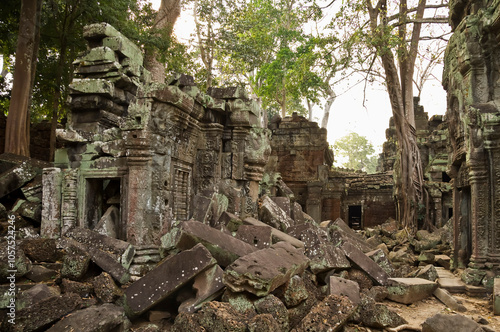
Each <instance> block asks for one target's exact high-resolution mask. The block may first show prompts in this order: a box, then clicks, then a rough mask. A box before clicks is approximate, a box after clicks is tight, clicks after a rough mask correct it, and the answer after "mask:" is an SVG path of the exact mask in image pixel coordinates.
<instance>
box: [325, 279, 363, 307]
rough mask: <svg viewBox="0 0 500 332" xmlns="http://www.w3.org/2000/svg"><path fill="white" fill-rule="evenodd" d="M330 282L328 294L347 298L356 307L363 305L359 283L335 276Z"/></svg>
mask: <svg viewBox="0 0 500 332" xmlns="http://www.w3.org/2000/svg"><path fill="white" fill-rule="evenodd" d="M329 281H330V282H329V283H328V294H330V295H338V296H347V297H348V298H349V300H351V301H352V303H354V304H355V305H359V304H360V303H361V296H360V293H359V285H358V283H357V282H355V281H352V280H348V279H344V278H339V277H335V276H331V277H330V280H329Z"/></svg>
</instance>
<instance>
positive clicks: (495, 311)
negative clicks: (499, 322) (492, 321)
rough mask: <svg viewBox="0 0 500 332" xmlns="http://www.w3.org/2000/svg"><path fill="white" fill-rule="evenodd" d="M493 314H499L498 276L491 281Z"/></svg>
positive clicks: (499, 283) (499, 293)
mask: <svg viewBox="0 0 500 332" xmlns="http://www.w3.org/2000/svg"><path fill="white" fill-rule="evenodd" d="M493 314H494V315H500V278H495V280H494V282H493Z"/></svg>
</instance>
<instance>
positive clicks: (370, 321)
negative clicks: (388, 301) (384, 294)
mask: <svg viewBox="0 0 500 332" xmlns="http://www.w3.org/2000/svg"><path fill="white" fill-rule="evenodd" d="M360 320H361V322H362V323H363V325H365V326H368V327H374V328H377V329H385V328H389V327H397V326H400V325H403V324H406V323H407V321H406V320H405V319H404V318H402V317H401V316H399V315H398V314H397V313H396V312H394V311H392V310H390V309H389V308H388V307H387V306H386V305H384V304H382V303H375V302H372V301H369V302H368V303H366V304H364V305H363V306H362V307H361V310H360Z"/></svg>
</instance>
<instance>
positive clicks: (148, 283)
mask: <svg viewBox="0 0 500 332" xmlns="http://www.w3.org/2000/svg"><path fill="white" fill-rule="evenodd" d="M215 263H216V261H215V259H214V258H213V257H212V255H211V254H210V252H209V251H208V250H207V249H206V248H205V247H204V246H203V245H201V244H198V245H196V246H194V247H193V248H192V249H190V250H185V251H182V252H180V253H179V254H177V255H175V256H172V257H169V258H167V259H165V260H163V261H162V262H160V264H159V265H158V266H157V267H156V268H155V269H153V270H152V271H150V272H149V273H148V274H146V275H145V276H144V277H142V278H141V279H139V280H137V281H136V282H134V283H133V284H131V285H130V286H129V287H128V288H127V289H126V290H125V294H124V295H123V297H122V298H121V299H120V302H121V303H122V304H123V306H124V308H125V311H126V312H127V314H128V315H129V316H130V315H131V316H136V315H140V314H142V313H143V312H145V311H147V310H148V309H149V308H151V307H153V306H154V305H156V304H158V303H159V302H161V301H163V300H164V299H165V298H167V297H168V296H169V295H172V294H173V293H174V292H175V291H176V290H178V289H179V288H180V287H181V286H183V285H185V284H186V283H188V282H189V281H190V280H192V279H193V278H194V277H195V276H196V275H198V274H199V273H201V272H203V271H204V270H205V269H207V268H209V267H211V266H213V265H214V264H215Z"/></svg>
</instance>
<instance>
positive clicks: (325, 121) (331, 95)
mask: <svg viewBox="0 0 500 332" xmlns="http://www.w3.org/2000/svg"><path fill="white" fill-rule="evenodd" d="M327 93H328V99H327V100H326V102H325V109H324V111H323V112H324V113H323V120H322V121H321V128H326V127H327V126H328V119H329V117H330V108H331V107H332V104H333V102H334V101H335V98H337V95H336V94H335V92H334V91H333V89H332V88H331V87H330V86H328V89H327Z"/></svg>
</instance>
